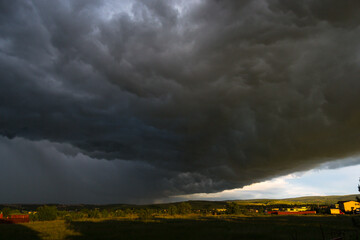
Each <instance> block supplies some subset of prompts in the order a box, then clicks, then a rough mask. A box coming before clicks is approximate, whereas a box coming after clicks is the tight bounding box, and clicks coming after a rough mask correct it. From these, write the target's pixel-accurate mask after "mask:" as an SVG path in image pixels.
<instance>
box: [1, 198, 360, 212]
mask: <svg viewBox="0 0 360 240" xmlns="http://www.w3.org/2000/svg"><path fill="white" fill-rule="evenodd" d="M356 196H360V195H357V194H353V195H342V196H308V197H297V198H285V199H251V200H228V201H201V200H192V201H186V202H188V203H190V204H191V207H192V208H193V209H195V210H197V209H209V210H210V209H218V208H225V207H226V205H227V203H229V202H236V203H237V204H240V205H244V206H246V205H252V206H254V205H260V206H267V205H280V204H284V205H285V204H286V205H307V204H319V205H331V204H335V203H337V202H338V201H347V200H356ZM180 203H181V202H176V203H162V204H148V205H135V204H108V205H91V204H48V205H53V206H56V207H57V208H58V209H59V210H72V211H74V210H75V211H76V210H80V209H83V208H88V209H94V208H99V209H125V208H131V209H139V208H153V209H166V208H168V207H169V206H170V205H178V204H180ZM42 205H44V204H0V209H2V208H4V207H11V208H15V209H20V210H27V211H30V210H31V211H33V210H36V208H38V207H39V206H42Z"/></svg>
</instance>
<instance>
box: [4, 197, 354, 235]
mask: <svg viewBox="0 0 360 240" xmlns="http://www.w3.org/2000/svg"><path fill="white" fill-rule="evenodd" d="M301 200H302V201H299V200H298V199H297V200H285V201H284V200H282V201H281V200H256V201H252V202H251V201H236V202H207V201H191V202H182V203H171V204H155V205H147V206H137V205H104V206H100V205H99V206H95V205H50V206H39V205H6V206H0V209H1V210H0V212H2V213H3V215H4V217H7V216H11V215H12V214H29V215H30V222H29V223H21V224H0V240H2V239H22V240H23V239H35V240H36V239H39V240H40V239H52V240H55V239H59V240H60V239H61V240H82V239H84V240H85V239H110V240H111V239H157V240H160V239H187V240H188V239H206V240H210V239H290V240H301V239H304V240H305V239H306V240H309V239H310V240H311V239H319V240H332V239H342V240H360V216H359V215H356V214H346V215H337V216H335V215H330V214H329V208H330V207H331V205H332V202H328V204H327V205H326V204H324V203H325V202H322V203H323V204H320V203H319V201H318V204H315V203H316V202H315V203H314V202H311V201H305V200H304V199H301ZM331 201H333V200H331ZM301 206H306V208H308V209H309V210H313V211H316V213H317V214H316V215H308V216H276V215H275V216H274V215H269V214H268V212H269V210H271V209H274V208H295V207H301Z"/></svg>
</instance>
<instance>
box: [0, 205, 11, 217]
mask: <svg viewBox="0 0 360 240" xmlns="http://www.w3.org/2000/svg"><path fill="white" fill-rule="evenodd" d="M1 211H2V213H3V217H4V218H6V217H8V216H9V215H10V213H11V211H12V210H11V208H8V207H5V208H3V209H2V210H1Z"/></svg>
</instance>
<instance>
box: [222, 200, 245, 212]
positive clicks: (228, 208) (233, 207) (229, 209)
mask: <svg viewBox="0 0 360 240" xmlns="http://www.w3.org/2000/svg"><path fill="white" fill-rule="evenodd" d="M241 212H242V210H241V208H240V206H239V204H236V203H234V202H231V203H228V204H227V206H226V213H227V214H241Z"/></svg>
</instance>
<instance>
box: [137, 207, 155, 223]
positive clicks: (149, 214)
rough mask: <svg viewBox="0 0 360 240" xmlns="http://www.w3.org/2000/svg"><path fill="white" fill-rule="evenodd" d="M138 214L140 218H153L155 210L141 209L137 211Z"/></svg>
mask: <svg viewBox="0 0 360 240" xmlns="http://www.w3.org/2000/svg"><path fill="white" fill-rule="evenodd" d="M137 215H138V217H139V219H140V220H149V219H152V218H153V211H152V210H151V209H147V208H146V209H140V210H139V211H138V212H137Z"/></svg>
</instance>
